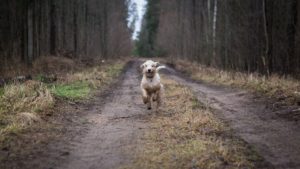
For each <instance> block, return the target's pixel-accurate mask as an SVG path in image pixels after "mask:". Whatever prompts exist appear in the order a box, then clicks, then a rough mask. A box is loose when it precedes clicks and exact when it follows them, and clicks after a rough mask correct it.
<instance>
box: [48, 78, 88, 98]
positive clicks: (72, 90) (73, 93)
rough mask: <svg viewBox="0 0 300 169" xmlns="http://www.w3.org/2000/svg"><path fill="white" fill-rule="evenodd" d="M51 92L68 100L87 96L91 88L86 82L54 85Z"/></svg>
mask: <svg viewBox="0 0 300 169" xmlns="http://www.w3.org/2000/svg"><path fill="white" fill-rule="evenodd" d="M52 92H53V94H54V95H55V96H57V97H61V98H64V99H70V100H80V99H86V98H88V96H89V94H90V92H91V88H90V86H89V85H88V83H86V82H75V83H71V84H58V85H54V86H53V88H52Z"/></svg>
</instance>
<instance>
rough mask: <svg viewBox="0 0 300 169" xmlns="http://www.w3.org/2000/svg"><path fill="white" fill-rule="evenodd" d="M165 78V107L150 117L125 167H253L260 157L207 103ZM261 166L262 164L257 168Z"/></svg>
mask: <svg viewBox="0 0 300 169" xmlns="http://www.w3.org/2000/svg"><path fill="white" fill-rule="evenodd" d="M163 79H165V80H164V81H163V83H164V84H165V86H166V99H165V101H166V102H165V106H164V107H165V108H164V109H163V110H162V111H161V112H160V113H158V114H156V115H154V116H153V117H152V118H151V119H150V124H151V126H150V128H151V129H150V131H147V132H146V133H145V136H144V137H143V139H142V141H141V143H140V145H142V147H140V148H139V150H138V153H137V156H136V159H135V161H134V163H133V164H132V166H126V167H125V168H147V169H151V168H153V169H156V168H165V169H168V168H170V169H173V168H201V169H219V168H256V167H257V165H258V164H257V163H258V162H261V161H262V159H261V158H260V157H259V156H258V155H256V153H255V152H254V151H252V150H251V148H249V147H248V146H247V145H246V144H245V143H244V142H242V141H240V140H239V139H237V138H235V137H233V136H232V135H231V134H230V131H229V129H228V128H227V126H226V125H225V124H224V123H223V122H222V121H220V120H219V119H218V118H216V117H215V116H214V115H213V113H212V112H211V110H210V108H209V107H208V106H207V105H203V104H201V103H199V102H198V101H197V99H196V98H195V96H194V95H193V94H192V92H191V91H190V90H189V89H187V88H186V87H184V86H181V85H179V84H178V83H176V82H175V81H173V80H169V79H166V77H164V78H163ZM260 168H263V167H260Z"/></svg>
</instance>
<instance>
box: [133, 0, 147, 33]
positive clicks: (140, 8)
mask: <svg viewBox="0 0 300 169" xmlns="http://www.w3.org/2000/svg"><path fill="white" fill-rule="evenodd" d="M131 1H132V3H136V5H137V12H138V16H139V19H138V21H137V22H136V23H135V30H134V33H133V39H136V37H137V33H138V32H139V31H140V30H141V24H142V19H143V15H144V13H145V5H146V3H147V2H146V0H131ZM130 21H131V19H130Z"/></svg>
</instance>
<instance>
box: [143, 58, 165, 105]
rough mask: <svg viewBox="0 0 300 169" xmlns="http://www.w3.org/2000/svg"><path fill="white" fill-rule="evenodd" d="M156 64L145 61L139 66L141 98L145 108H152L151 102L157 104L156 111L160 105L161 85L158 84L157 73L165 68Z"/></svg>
mask: <svg viewBox="0 0 300 169" xmlns="http://www.w3.org/2000/svg"><path fill="white" fill-rule="evenodd" d="M158 64H159V63H158V62H154V61H152V60H147V61H146V62H145V63H143V64H142V65H141V69H142V70H143V79H142V82H141V89H142V96H143V102H144V104H147V108H148V109H149V110H150V109H151V108H152V102H153V101H156V102H157V109H158V108H159V106H160V105H161V104H162V94H163V85H162V84H161V83H160V77H159V74H158V71H159V70H160V69H162V68H165V66H158Z"/></svg>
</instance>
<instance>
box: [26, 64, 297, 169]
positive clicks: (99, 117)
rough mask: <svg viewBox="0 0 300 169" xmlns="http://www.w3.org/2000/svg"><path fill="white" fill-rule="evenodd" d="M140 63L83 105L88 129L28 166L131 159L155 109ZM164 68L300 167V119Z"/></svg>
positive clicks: (254, 139) (265, 150)
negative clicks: (145, 96) (148, 103)
mask: <svg viewBox="0 0 300 169" xmlns="http://www.w3.org/2000/svg"><path fill="white" fill-rule="evenodd" d="M140 64H141V61H140V60H135V61H131V62H129V63H128V65H127V66H126V68H125V70H124V72H123V74H122V75H121V77H120V79H119V81H118V82H117V83H116V85H113V86H112V87H111V88H110V89H109V90H108V91H106V94H105V97H103V95H96V96H95V98H93V99H92V100H91V101H89V103H88V105H85V106H81V107H80V108H79V109H80V111H83V112H84V114H85V115H84V117H80V118H83V119H86V120H87V121H88V125H78V126H76V128H78V130H81V131H82V132H80V133H78V134H75V137H74V138H69V140H67V141H65V140H64V142H62V143H53V144H52V145H51V146H50V149H49V150H47V153H46V155H42V156H38V157H36V158H35V159H34V160H33V161H30V162H28V161H27V162H28V163H26V165H28V167H26V165H25V166H24V168H32V167H33V168H53V169H56V168H58V169H98V168H99V169H111V168H119V167H122V166H124V165H125V166H126V164H130V163H131V162H132V160H133V158H134V155H135V153H136V152H135V150H136V147H137V143H138V142H139V139H141V136H142V135H143V132H145V131H146V130H147V129H149V125H148V122H149V121H148V120H149V118H151V117H152V113H154V112H153V111H149V110H147V109H146V107H145V105H144V104H143V103H142V101H141V96H140V89H139V84H140V79H141V75H140V73H139V72H138V68H139V65H140ZM161 73H162V74H166V75H167V76H168V77H170V78H171V79H173V80H175V81H177V82H179V83H180V84H182V85H184V86H187V87H189V88H191V89H192V91H193V92H194V93H195V94H196V95H197V97H198V99H199V100H200V101H201V102H203V103H207V104H208V105H210V106H212V107H213V108H214V109H215V114H216V115H217V116H218V117H220V118H221V119H223V120H224V121H225V122H227V123H228V124H229V126H230V127H231V128H232V131H233V132H234V133H235V134H236V135H237V136H238V137H241V138H242V139H243V140H245V141H246V142H247V143H249V144H250V145H251V146H253V148H254V149H255V150H256V151H257V152H258V153H259V154H260V155H261V156H262V157H264V159H265V160H266V161H267V162H269V163H271V164H272V165H273V166H274V167H275V168H280V169H281V168H282V169H283V168H284V169H296V168H300V144H299V140H300V130H299V128H300V125H299V123H298V122H292V121H288V120H287V119H284V118H281V117H279V116H278V115H277V114H276V112H273V111H272V110H271V109H270V108H268V106H267V104H265V101H264V100H263V99H257V98H256V97H255V96H253V95H251V94H249V93H247V92H245V91H241V90H237V89H230V88H225V87H221V86H212V85H208V84H203V83H199V82H194V81H192V80H189V79H188V78H185V77H183V76H182V75H181V74H180V73H178V72H177V71H176V70H174V69H172V68H167V69H164V70H162V71H161ZM78 106H80V105H78ZM67 135H68V134H67ZM73 135H74V134H73ZM30 163H33V164H30Z"/></svg>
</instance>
